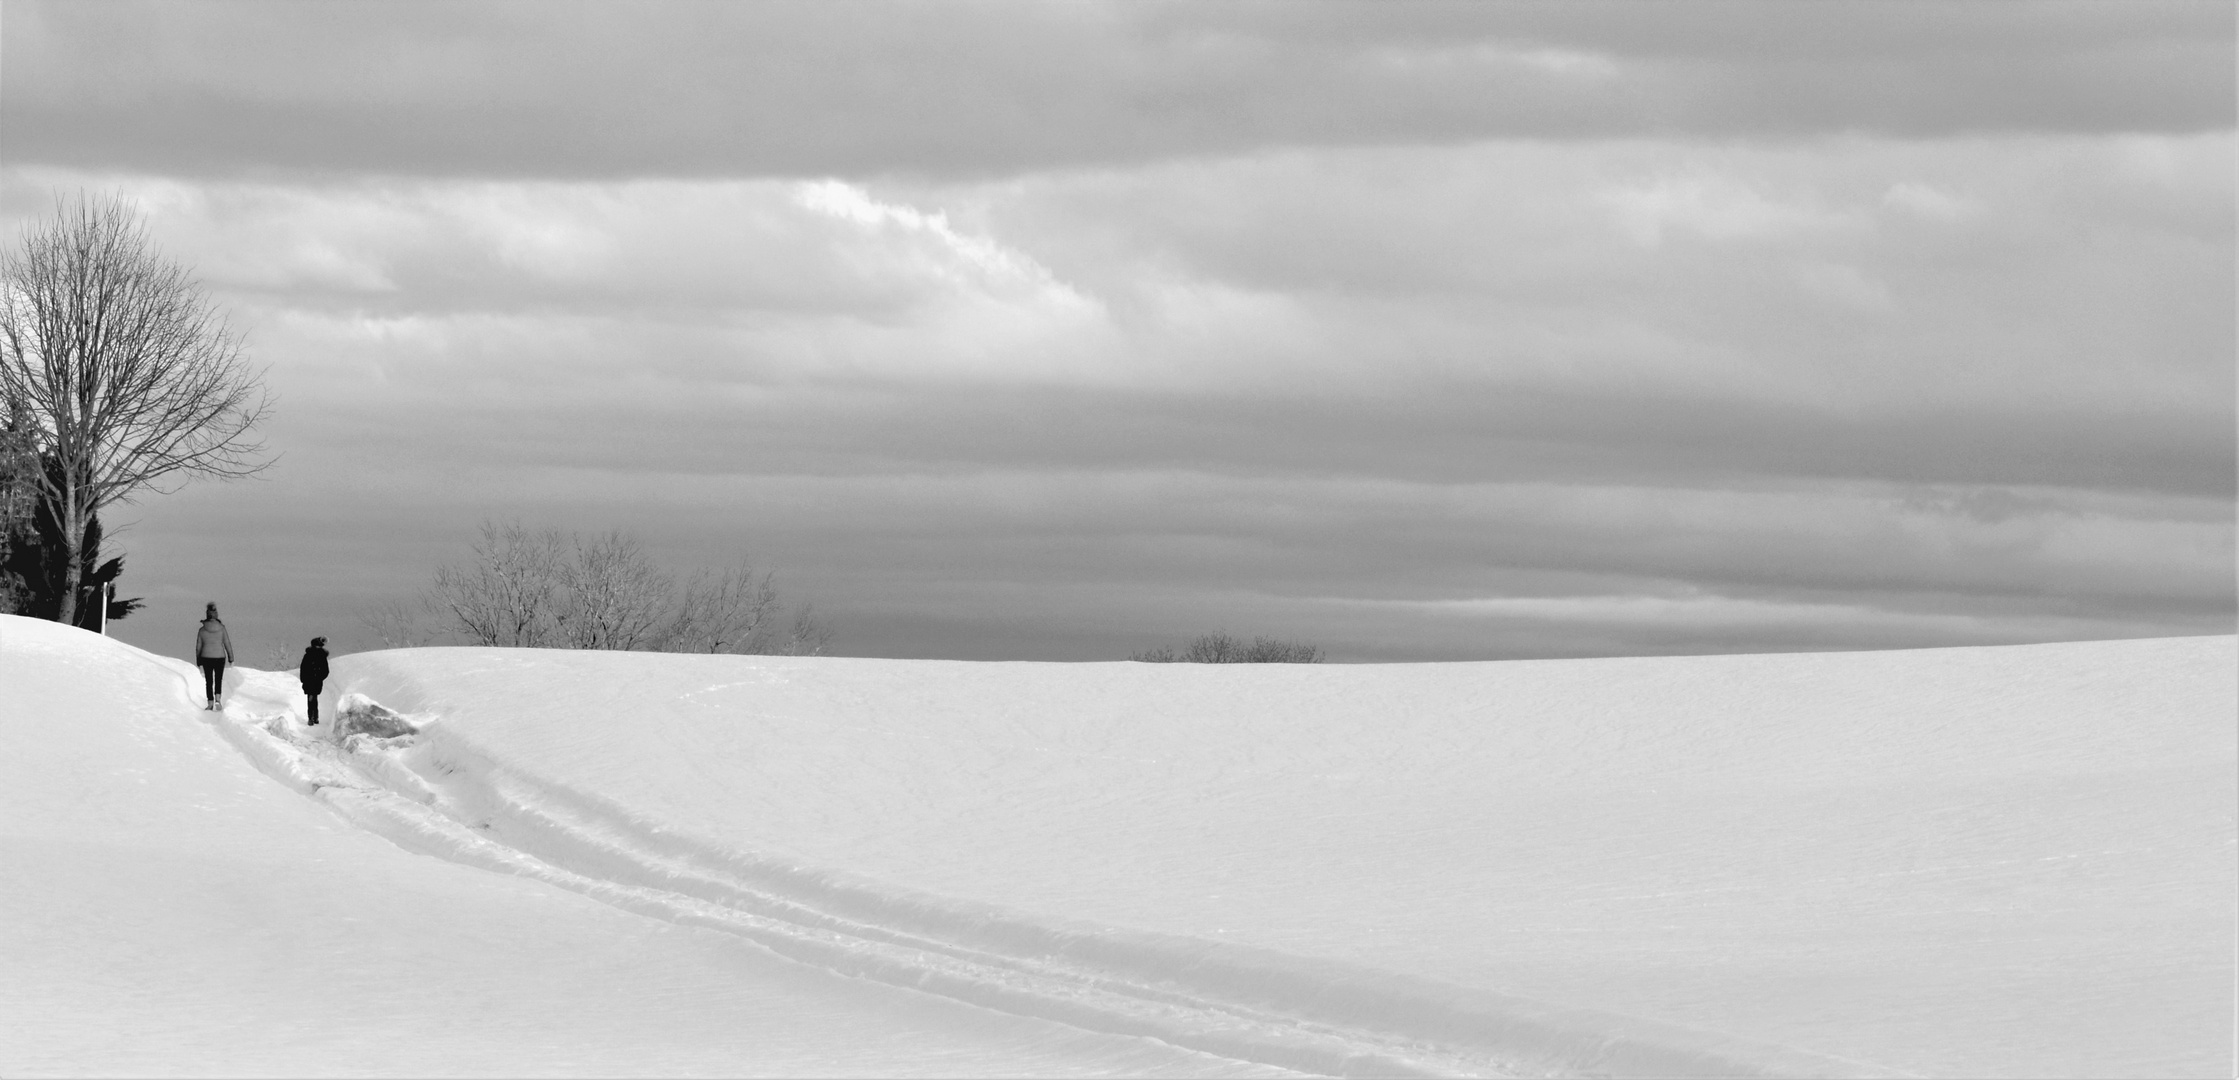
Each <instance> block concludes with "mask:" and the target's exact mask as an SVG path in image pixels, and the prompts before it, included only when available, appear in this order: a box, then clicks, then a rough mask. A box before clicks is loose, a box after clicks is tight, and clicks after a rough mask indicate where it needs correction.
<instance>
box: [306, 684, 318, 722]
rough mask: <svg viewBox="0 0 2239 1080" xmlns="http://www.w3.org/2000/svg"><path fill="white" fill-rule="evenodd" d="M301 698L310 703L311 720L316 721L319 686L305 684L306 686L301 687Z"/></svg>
mask: <svg viewBox="0 0 2239 1080" xmlns="http://www.w3.org/2000/svg"><path fill="white" fill-rule="evenodd" d="M303 699H304V700H305V701H308V702H310V703H311V722H312V723H314V724H316V723H318V722H319V688H318V687H316V686H306V687H304V688H303Z"/></svg>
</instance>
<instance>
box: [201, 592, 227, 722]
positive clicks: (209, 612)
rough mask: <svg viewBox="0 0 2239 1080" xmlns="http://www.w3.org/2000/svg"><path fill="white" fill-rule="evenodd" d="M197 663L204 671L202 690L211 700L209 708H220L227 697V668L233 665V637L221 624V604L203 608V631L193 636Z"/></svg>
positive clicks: (207, 706)
mask: <svg viewBox="0 0 2239 1080" xmlns="http://www.w3.org/2000/svg"><path fill="white" fill-rule="evenodd" d="M194 662H195V663H196V664H198V665H200V666H201V668H202V690H203V692H204V693H206V694H208V695H209V697H210V704H208V705H206V706H204V708H206V709H215V708H217V707H218V698H220V697H222V696H224V695H225V666H226V665H227V664H230V663H232V662H233V635H231V634H228V633H226V632H225V624H224V623H222V622H219V621H218V605H216V604H208V605H205V606H204V607H203V609H202V629H200V630H197V631H195V634H194Z"/></svg>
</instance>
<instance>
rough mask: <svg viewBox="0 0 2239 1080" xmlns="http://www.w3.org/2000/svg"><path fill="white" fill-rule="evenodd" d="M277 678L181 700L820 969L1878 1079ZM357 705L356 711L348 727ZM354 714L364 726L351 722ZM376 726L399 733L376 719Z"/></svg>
mask: <svg viewBox="0 0 2239 1080" xmlns="http://www.w3.org/2000/svg"><path fill="white" fill-rule="evenodd" d="M283 678H284V676H261V679H263V680H269V681H270V682H271V683H272V684H273V685H272V686H270V687H267V686H264V685H262V684H261V681H260V682H257V683H252V684H250V685H245V686H244V687H243V691H244V692H243V693H240V694H237V696H236V706H235V707H234V708H232V709H229V710H228V711H227V712H225V713H204V714H203V715H204V716H205V717H206V718H209V719H210V722H211V723H212V724H213V725H214V726H215V727H216V728H217V729H218V731H219V732H220V733H221V734H222V735H223V736H224V737H225V738H226V740H227V741H228V742H229V743H231V744H232V745H233V746H235V747H236V748H237V749H239V750H240V751H241V752H242V753H243V754H244V755H245V756H246V757H247V758H248V759H249V760H250V761H251V762H252V763H254V764H255V765H256V767H257V768H258V769H259V770H261V771H263V772H264V773H266V774H267V775H269V776H272V777H273V778H275V779H277V780H280V781H281V782H283V783H285V784H287V785H289V786H290V787H293V788H295V789H296V790H298V791H301V792H303V793H304V794H306V795H309V796H311V797H313V798H315V799H318V800H320V801H322V802H324V803H326V804H327V805H328V806H330V807H331V808H333V809H334V810H335V811H336V812H338V813H340V814H341V815H342V816H343V817H344V818H346V819H347V820H350V821H352V822H354V823H356V824H358V825H359V826H361V827H364V828H366V829H368V830H371V831H373V832H375V833H377V834H378V835H381V836H383V837H385V838H387V839H389V840H391V841H392V842H394V843H396V844H398V845H399V846H401V847H404V848H406V849H407V850H411V851H415V852H419V853H422V854H428V855H433V856H436V857H439V858H444V859H449V860H452V861H455V862H461V863H465V864H468V865H473V866H477V867H481V868H484V869H489V870H495V871H500V872H504V873H510V874H518V875H522V876H527V877H533V878H536V879H539V880H542V881H546V882H548V883H551V884H554V885H557V886H560V887H562V888H566V889H571V890H574V891H576V892H579V893H583V894H585V895H588V896H591V897H594V898H596V899H599V900H601V901H604V902H606V903H609V904H613V905H615V906H617V907H621V908H624V909H627V910H630V911H634V912H638V913H641V914H646V915H650V916H653V917H656V918H661V919H666V920H669V921H671V922H676V923H680V924H685V925H693V926H701V927H708V928H712V929H716V930H720V931H723V932H725V933H729V934H733V935H736V936H738V937H741V938H744V939H747V940H749V941H752V942H755V943H757V944H759V945H760V946H762V947H764V948H766V949H769V950H770V951H771V952H773V953H776V954H778V955H781V956H784V957H787V958H789V959H792V960H795V961H798V962H801V963H805V964H810V965H814V966H817V967H820V968H824V969H827V970H830V971H834V972H837V973H840V974H843V975H849V976H854V977H857V978H863V979H869V980H874V981H877V982H882V983H887V984H890V985H895V986H900V987H906V988H909V989H914V990H919V991H923V992H927V993H933V994H938V995H942V996H945V997H949V998H953V999H956V1000H960V1001H965V1002H969V1003H972V1004H976V1005H981V1006H984V1007H988V1008H993V1009H998V1010H1002V1011H1005V1012H1010V1013H1014V1014H1019V1015H1026V1016H1032V1017H1038V1018H1042V1019H1048V1020H1054V1021H1058V1022H1062V1023H1066V1024H1071V1025H1073V1026H1076V1027H1080V1028H1084V1029H1088V1030H1094V1031H1100V1032H1107V1033H1113V1034H1122V1035H1135V1036H1142V1037H1147V1038H1153V1039H1157V1040H1160V1041H1163V1042H1166V1043H1169V1044H1172V1045H1175V1046H1180V1047H1184V1048H1187V1049H1191V1050H1197V1051H1201V1052H1206V1053H1212V1054H1218V1055H1221V1056H1224V1057H1229V1058H1233V1059H1238V1060H1244V1061H1253V1062H1260V1063H1265V1064H1269V1065H1275V1066H1281V1067H1285V1068H1291V1069H1297V1070H1300V1071H1304V1072H1310V1073H1318V1074H1324V1075H1340V1076H1435V1075H1488V1074H1490V1075H1510V1076H1517V1075H1566V1076H1577V1075H1598V1076H1799V1077H1802V1076H1888V1075H1902V1074H1897V1073H1892V1072H1891V1071H1889V1070H1887V1069H1885V1068H1882V1067H1880V1066H1876V1065H1873V1064H1871V1063H1867V1062H1860V1061H1852V1060H1847V1059H1840V1058H1834V1057H1828V1056H1824V1055H1818V1054H1813V1053H1809V1052H1806V1051H1801V1050H1797V1049H1794V1048H1790V1047H1784V1046H1775V1045H1767V1044H1763V1043H1756V1042H1750V1041H1747V1040H1741V1039H1735V1038H1730V1037H1726V1036H1720V1035H1715V1034H1710V1033H1705V1032H1701V1031H1696V1030H1692V1029H1687V1028H1681V1027H1677V1026H1674V1025H1669V1024H1662V1023H1658V1022H1655V1021H1650V1020H1644V1019H1640V1018H1635V1017H1627V1016H1619V1015H1614V1014H1608V1013H1600V1012H1595V1011H1590V1010H1583V1009H1574V1008H1567V1007H1562V1006H1557V1005H1551V1004H1548V1003H1544V1002H1538V1001H1534V1000H1531V999H1527V998H1520V997H1514V996H1510V995H1502V994H1496V993H1491V992H1487V991H1480V990H1474V989H1468V988H1463V987H1458V986H1451V985H1447V984H1442V983H1438V982H1434V981H1431V980H1427V979H1420V978H1415V977H1411V976H1404V975H1398V974H1395V973H1391V972H1385V971H1379V970H1376V969H1373V968H1367V967H1363V966H1359V965H1352V964H1346V963H1341V962H1335V961H1328V960H1319V959H1308V958H1302V957H1295V956H1290V955H1286V954H1282V953H1278V952H1274V951H1270V950H1264V949H1256V948H1250V947H1246V946H1238V945H1232V944H1227V943H1220V942H1210V941H1204V940H1200V939H1194V938H1187V937H1180V936H1175V935H1166V934H1156V933H1148V932H1142V931H1133V930H1125V929H1119V928H1113V927H1107V926H1100V925H1095V924H1090V923H1086V922H1079V921H1062V922H1061V921H1053V920H1048V919H1040V918H1036V917H1034V916H1032V915H1029V914H1026V913H1021V912H1017V911H1012V910H1008V909H1004V908H999V907H995V906H992V905H987V904H981V903H975V902H971V901H965V900H959V899H953V898H948V897H940V896H933V895H929V894H925V893H922V892H917V891H914V890H908V889H902V888H897V887H895V886H893V885H891V884H888V883H882V882H878V881H875V880H871V879H867V878H864V877H861V876H859V875H854V874H849V873H845V872H841V871H835V870H830V869H824V868H818V867H813V866H805V865H801V864H800V863H799V862H798V861H795V860H788V859H784V858H780V857H777V856H774V855H771V854H768V853H764V852H759V851H756V850H754V849H753V848H752V847H749V846H744V845H741V844H739V843H735V842H729V841H726V842H724V843H716V842H712V841H710V840H707V839H704V838H700V837H694V836H689V835H684V834H682V833H679V832H678V831H676V830H673V829H670V828H667V827H665V826H663V825H661V824H660V823H657V822H654V821H652V820H649V819H647V818H645V817H643V816H641V815H637V814H633V813H632V812H631V811H629V810H628V809H626V808H624V807H621V806H618V805H614V804H612V803H610V802H608V801H606V800H604V799H601V798H599V797H598V796H596V795H593V794H590V793H587V792H582V791H575V790H571V789H569V788H567V787H565V786H563V785H560V784H556V783H553V782H551V781H549V780H548V779H545V778H542V777H538V776H534V775H530V774H528V773H526V772H524V771H522V770H519V769H517V768H514V767H512V766H509V765H508V764H506V763H505V762H503V761H500V760H497V759H496V757H495V756H494V755H492V754H489V753H487V752H485V751H484V750H483V749H481V748H480V747H478V746H476V745H475V744H473V743H472V742H470V741H469V740H467V739H465V738H462V737H460V736H459V735H458V734H457V733H455V732H452V731H449V730H447V729H446V727H445V725H444V724H443V723H442V720H441V718H440V717H432V716H404V717H399V716H398V715H397V714H395V713H393V712H391V711H389V710H387V709H385V708H382V707H381V706H379V705H378V704H377V703H374V702H372V701H371V700H369V699H367V698H365V697H364V696H363V695H360V694H349V695H346V696H345V697H344V699H343V701H342V703H341V706H342V707H341V709H340V710H339V711H340V712H341V713H342V716H340V717H337V721H338V724H337V728H338V729H339V730H340V732H341V734H342V737H341V739H340V742H339V743H337V742H333V741H329V738H327V737H322V736H320V735H319V734H318V733H317V732H316V731H315V729H306V728H303V727H301V726H299V725H298V721H297V720H296V719H295V717H294V716H293V715H292V714H291V712H290V710H289V707H288V705H286V704H284V703H286V702H288V701H290V700H291V699H292V688H291V687H288V686H285V685H284V684H283V683H282V679H283ZM368 721H375V723H372V724H370V725H369V723H368ZM368 726H372V727H374V728H375V730H376V731H378V732H380V733H383V734H375V733H369V732H367V731H365V730H353V729H363V728H366V727H368ZM388 732H403V733H401V734H393V735H386V737H384V735H385V733H388Z"/></svg>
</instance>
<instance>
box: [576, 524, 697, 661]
mask: <svg viewBox="0 0 2239 1080" xmlns="http://www.w3.org/2000/svg"><path fill="white" fill-rule="evenodd" d="M574 546H575V560H574V562H572V563H569V564H566V565H563V566H561V567H560V572H559V578H560V581H561V583H562V585H563V586H564V589H563V595H562V597H561V603H560V604H559V606H558V610H557V611H556V612H555V618H554V620H553V621H554V622H555V623H556V624H557V629H558V631H559V641H558V642H557V644H560V645H564V646H566V647H567V648H571V649H624V650H627V649H642V648H653V647H656V646H657V645H659V644H660V643H661V642H660V638H661V637H662V634H661V630H662V624H663V623H664V622H668V621H670V620H669V619H668V606H669V597H670V596H671V595H672V594H674V593H675V592H676V585H675V583H674V582H672V581H671V580H670V579H669V576H668V575H667V574H664V573H662V572H661V571H660V570H658V569H656V568H655V567H654V565H653V564H652V562H650V561H648V560H647V559H646V557H645V552H644V551H643V550H641V549H640V548H639V547H638V543H637V541H636V540H635V539H632V538H631V537H628V536H625V535H623V534H622V533H620V532H619V531H617V532H609V533H607V534H606V535H605V536H603V537H601V538H599V539H598V540H594V541H592V542H591V543H589V544H585V543H584V542H583V539H582V538H581V537H577V538H576V539H575V544H574Z"/></svg>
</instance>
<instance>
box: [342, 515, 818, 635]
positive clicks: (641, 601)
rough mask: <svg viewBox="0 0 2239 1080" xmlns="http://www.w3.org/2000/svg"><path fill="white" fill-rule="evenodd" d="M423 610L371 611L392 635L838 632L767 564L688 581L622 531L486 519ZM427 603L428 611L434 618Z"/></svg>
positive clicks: (368, 618) (439, 575) (441, 574)
mask: <svg viewBox="0 0 2239 1080" xmlns="http://www.w3.org/2000/svg"><path fill="white" fill-rule="evenodd" d="M418 607H419V609H420V611H419V613H418V614H415V613H414V612H413V611H411V610H410V609H408V608H407V607H406V606H405V605H403V604H400V603H393V602H392V603H389V604H386V605H383V606H382V607H380V608H378V609H376V610H375V611H373V612H371V613H370V614H367V615H363V616H360V621H362V622H363V623H365V625H366V626H367V627H368V628H370V629H372V630H373V631H374V632H375V633H376V634H377V635H379V636H380V638H381V642H382V644H383V645H385V646H387V647H390V648H405V647H411V646H416V645H428V644H436V643H439V642H441V641H442V640H443V639H444V638H446V637H448V638H451V639H455V640H459V641H464V642H466V643H467V644H470V645H500V646H508V647H514V648H531V649H615V650H640V651H654V652H702V653H784V654H790V655H795V656H814V655H818V654H821V653H822V652H823V651H824V649H825V646H826V644H827V643H828V642H830V640H831V637H832V632H831V631H830V630H828V629H826V628H825V627H824V625H823V624H822V623H820V622H819V621H818V620H817V618H816V615H815V613H814V612H813V611H812V610H811V609H810V608H809V606H808V605H807V604H802V605H800V606H798V607H796V608H794V609H792V612H791V616H790V618H788V617H787V613H786V611H785V609H784V608H783V606H782V605H781V604H780V603H779V601H778V595H777V586H776V585H775V583H774V582H773V581H772V579H771V576H770V575H769V574H768V573H762V574H756V573H755V572H754V571H753V569H752V568H750V567H747V566H743V565H741V566H738V567H734V568H732V569H730V570H727V571H724V572H722V573H718V574H710V573H707V572H701V573H696V574H693V575H692V576H691V577H689V578H686V579H685V580H684V582H683V584H682V587H681V588H679V587H678V583H677V580H676V578H675V577H673V576H671V575H670V574H668V573H667V572H665V571H663V570H661V569H660V568H658V567H656V566H654V565H653V563H652V561H651V560H650V559H648V558H647V557H646V555H645V553H644V552H643V550H641V549H640V548H639V547H638V542H637V540H636V539H635V538H633V537H631V536H629V535H627V534H625V533H621V532H610V533H608V534H606V535H605V536H601V537H593V538H590V539H586V538H584V537H583V536H580V535H576V534H569V533H562V532H561V531H560V530H558V529H555V528H549V527H547V528H543V529H534V530H532V529H530V528H528V527H527V526H524V525H522V524H521V523H519V522H513V523H510V524H506V525H498V524H495V523H493V522H484V523H483V525H482V534H481V537H480V539H479V540H477V541H476V542H475V543H474V545H473V558H472V559H471V560H470V561H468V562H467V563H466V564H464V565H461V566H449V565H446V566H442V567H438V568H437V569H436V572H435V584H434V586H433V587H431V588H429V589H428V590H426V591H425V592H423V593H421V594H420V599H419V604H418ZM422 615H425V616H427V617H428V619H432V622H430V621H428V619H423V618H422V617H421V616H422Z"/></svg>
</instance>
